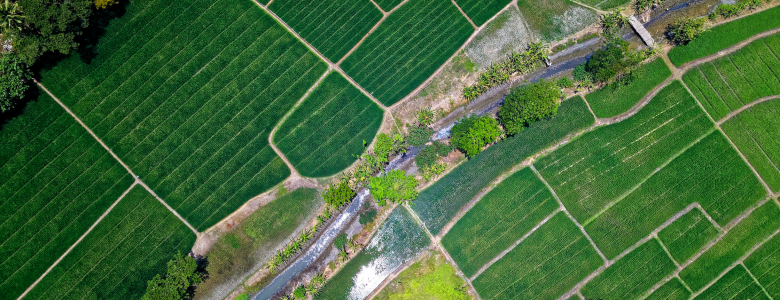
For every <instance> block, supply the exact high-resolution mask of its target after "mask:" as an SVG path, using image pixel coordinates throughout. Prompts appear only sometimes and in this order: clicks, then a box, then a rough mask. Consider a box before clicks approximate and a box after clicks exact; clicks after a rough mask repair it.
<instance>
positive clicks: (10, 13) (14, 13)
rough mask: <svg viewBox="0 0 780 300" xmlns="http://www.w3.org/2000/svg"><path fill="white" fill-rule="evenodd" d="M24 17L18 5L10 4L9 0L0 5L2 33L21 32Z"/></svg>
mask: <svg viewBox="0 0 780 300" xmlns="http://www.w3.org/2000/svg"><path fill="white" fill-rule="evenodd" d="M22 20H24V16H23V15H22V10H21V9H19V4H18V3H14V4H11V3H10V1H9V0H5V3H0V27H2V28H3V31H10V30H22V25H23V21H22Z"/></svg>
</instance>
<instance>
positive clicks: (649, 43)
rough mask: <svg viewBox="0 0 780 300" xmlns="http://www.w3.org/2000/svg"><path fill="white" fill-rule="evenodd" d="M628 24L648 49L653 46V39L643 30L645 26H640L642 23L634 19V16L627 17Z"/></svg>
mask: <svg viewBox="0 0 780 300" xmlns="http://www.w3.org/2000/svg"><path fill="white" fill-rule="evenodd" d="M628 23H630V24H631V27H633V28H634V31H636V33H637V34H638V35H639V37H640V38H641V39H642V41H643V42H645V44H646V45H647V46H648V47H652V46H653V45H654V44H655V41H653V37H652V36H651V35H650V32H648V31H647V29H645V25H642V23H641V22H639V20H637V19H636V16H633V15H632V16H630V17H628Z"/></svg>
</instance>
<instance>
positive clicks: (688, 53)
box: [669, 7, 780, 66]
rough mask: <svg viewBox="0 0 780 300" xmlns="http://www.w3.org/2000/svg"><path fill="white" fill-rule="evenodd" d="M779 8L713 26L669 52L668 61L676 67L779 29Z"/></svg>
mask: <svg viewBox="0 0 780 300" xmlns="http://www.w3.org/2000/svg"><path fill="white" fill-rule="evenodd" d="M778 14H780V7H773V8H770V9H767V10H765V11H762V12H760V13H757V14H754V15H750V16H747V17H744V18H741V19H738V20H735V21H731V22H728V23H725V24H723V25H719V26H715V27H713V28H711V29H709V30H707V31H705V32H704V33H702V34H701V35H699V37H697V38H696V39H694V40H693V41H691V42H690V43H688V44H687V45H681V46H677V47H674V48H673V49H672V50H671V51H669V59H670V60H671V61H672V63H674V64H675V65H676V66H681V65H682V64H684V63H687V62H690V61H693V60H695V59H698V58H702V57H705V56H709V55H712V54H715V53H717V52H718V51H721V50H723V49H726V48H728V47H731V46H732V45H734V44H737V43H739V42H741V41H743V40H745V39H747V38H749V37H751V36H753V35H756V34H758V33H761V32H764V31H767V30H770V29H774V28H777V27H780V18H778V17H777V15H778Z"/></svg>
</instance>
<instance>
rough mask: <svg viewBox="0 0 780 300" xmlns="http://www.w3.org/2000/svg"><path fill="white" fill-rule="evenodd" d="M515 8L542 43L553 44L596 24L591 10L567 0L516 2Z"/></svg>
mask: <svg viewBox="0 0 780 300" xmlns="http://www.w3.org/2000/svg"><path fill="white" fill-rule="evenodd" d="M517 7H518V8H519V9H520V12H522V14H523V18H524V19H525V20H526V21H527V22H528V25H529V27H531V29H532V30H533V31H534V32H536V33H538V34H539V35H541V38H542V40H543V41H546V42H554V41H558V40H561V39H563V38H565V37H567V36H569V35H572V34H574V33H576V32H577V31H580V30H582V29H585V27H587V26H588V25H591V24H593V23H596V22H598V16H597V15H596V14H595V13H594V12H593V11H591V10H589V9H587V8H584V7H582V6H579V5H578V4H575V3H574V2H571V1H569V0H528V1H518V2H517Z"/></svg>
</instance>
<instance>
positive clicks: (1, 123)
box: [0, 80, 42, 142]
mask: <svg viewBox="0 0 780 300" xmlns="http://www.w3.org/2000/svg"><path fill="white" fill-rule="evenodd" d="M28 84H29V85H30V88H28V89H27V91H26V92H25V93H24V98H22V100H20V101H19V102H18V103H16V104H15V105H14V108H11V109H9V110H7V111H4V112H0V130H3V127H5V124H8V122H10V121H11V120H13V119H14V118H16V117H18V116H19V115H21V114H22V113H24V109H25V108H26V107H27V104H28V103H29V102H33V101H38V96H40V95H41V92H42V91H41V89H39V88H38V86H36V85H35V82H33V81H32V80H30V81H29V82H28ZM0 142H6V141H0Z"/></svg>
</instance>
